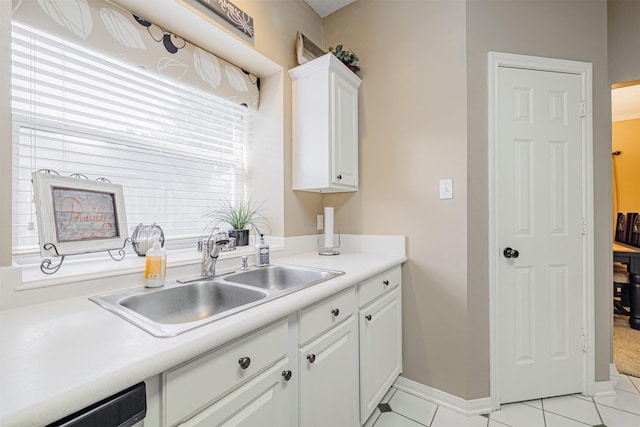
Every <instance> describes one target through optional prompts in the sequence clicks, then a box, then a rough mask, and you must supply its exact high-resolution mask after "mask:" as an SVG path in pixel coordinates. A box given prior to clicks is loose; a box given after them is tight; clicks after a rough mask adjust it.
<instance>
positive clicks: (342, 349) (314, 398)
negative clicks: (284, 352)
mask: <svg viewBox="0 0 640 427" xmlns="http://www.w3.org/2000/svg"><path fill="white" fill-rule="evenodd" d="M298 365H299V369H298V371H299V378H298V381H299V382H298V384H299V397H300V403H299V408H300V426H301V427H310V426H317V427H327V426H335V427H341V426H357V425H359V423H358V412H359V411H358V340H357V325H356V320H355V318H354V317H350V318H349V319H348V320H345V321H344V322H342V323H341V324H340V325H338V326H336V327H335V328H333V329H331V330H330V331H328V332H326V333H325V334H324V335H321V336H320V337H318V338H317V339H315V340H313V341H311V343H309V344H308V345H306V346H304V347H302V348H301V349H300V350H299V354H298Z"/></svg>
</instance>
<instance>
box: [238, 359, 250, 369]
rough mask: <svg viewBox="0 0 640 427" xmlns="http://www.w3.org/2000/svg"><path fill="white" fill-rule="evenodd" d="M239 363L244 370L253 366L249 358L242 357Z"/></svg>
mask: <svg viewBox="0 0 640 427" xmlns="http://www.w3.org/2000/svg"><path fill="white" fill-rule="evenodd" d="M238 363H239V364H240V367H241V368H242V369H247V368H248V367H249V365H251V359H250V358H249V357H241V358H240V360H238Z"/></svg>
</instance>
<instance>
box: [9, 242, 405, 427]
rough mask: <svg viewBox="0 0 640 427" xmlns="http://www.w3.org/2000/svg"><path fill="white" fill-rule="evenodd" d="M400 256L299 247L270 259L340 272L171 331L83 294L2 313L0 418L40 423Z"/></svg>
mask: <svg viewBox="0 0 640 427" xmlns="http://www.w3.org/2000/svg"><path fill="white" fill-rule="evenodd" d="M404 261H406V258H405V257H404V256H392V255H380V254H377V255H376V254H364V253H343V254H341V255H340V256H333V257H324V256H319V255H317V253H304V254H300V255H294V256H289V257H286V258H280V259H277V260H275V262H274V263H276V264H292V265H301V266H308V267H316V268H326V269H331V270H341V271H344V272H345V273H346V274H344V275H342V276H339V277H337V278H334V279H331V280H329V281H326V282H323V283H320V284H318V285H315V286H311V287H309V288H306V289H303V290H300V291H297V292H294V293H292V294H289V295H287V296H284V297H282V298H279V299H275V300H273V301H270V302H267V303H265V304H262V305H259V306H257V307H254V308H251V309H248V310H245V311H243V312H240V313H238V314H235V315H232V316H229V317H227V318H223V319H221V320H218V321H215V322H213V323H210V324H208V325H205V326H202V327H200V328H198V329H194V330H191V331H188V332H185V333H183V334H180V335H178V336H176V337H172V338H156V337H153V336H151V335H149V334H148V333H147V332H144V331H143V330H141V329H139V328H138V327H136V326H134V325H133V324H131V323H129V322H127V321H126V320H123V319H121V318H120V317H118V316H116V315H115V314H113V313H111V312H109V311H107V310H106V309H104V308H102V307H99V306H98V305H97V304H95V303H93V302H91V301H89V300H88V299H87V297H79V298H72V299H67V300H62V301H57V302H52V303H47V304H39V305H33V306H28V307H24V308H19V309H13V310H7V311H4V312H1V313H0V343H1V345H2V351H1V352H0V425H2V426H3V427H9V426H14V425H15V426H17V425H19V426H41V425H44V424H47V423H49V422H52V421H55V420H57V419H59V418H61V417H63V416H65V415H68V414H70V413H73V412H75V411H77V410H79V409H82V408H84V407H86V406H88V405H90V404H92V403H95V402H97V401H99V400H101V399H103V398H105V397H108V396H110V395H112V394H114V393H116V392H118V391H120V390H123V389H125V388H127V387H129V386H131V385H133V384H136V383H138V382H140V381H143V380H145V379H148V378H151V377H153V376H155V375H158V374H160V373H161V372H164V371H166V370H168V369H169V368H172V367H174V366H176V365H179V364H180V363H183V362H185V361H188V360H190V359H192V358H194V357H196V356H198V355H200V354H202V353H205V352H207V351H209V350H212V349H214V348H216V347H219V346H220V345H222V344H224V343H227V342H229V341H231V340H233V339H235V338H238V337H240V336H242V335H244V334H247V333H249V332H251V331H253V330H255V329H257V328H259V327H261V326H264V325H266V324H269V323H271V322H273V321H275V320H278V319H281V318H283V317H285V316H287V315H289V314H291V313H293V312H295V311H297V310H299V309H300V308H303V307H305V306H307V305H309V304H312V303H314V302H316V301H319V300H321V299H323V298H325V297H328V296H330V295H332V294H334V293H336V292H339V291H341V290H342V289H346V288H348V287H350V286H353V285H355V284H356V283H358V282H360V281H362V280H364V279H367V278H369V277H372V276H374V275H376V274H379V273H381V272H383V271H385V270H387V269H389V268H391V267H393V266H396V265H399V264H400V263H402V262H404Z"/></svg>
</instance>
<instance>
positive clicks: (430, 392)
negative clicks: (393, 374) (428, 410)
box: [393, 377, 491, 416]
mask: <svg viewBox="0 0 640 427" xmlns="http://www.w3.org/2000/svg"><path fill="white" fill-rule="evenodd" d="M393 386H394V387H395V388H397V389H398V390H402V391H406V392H407V393H410V394H413V395H415V396H418V397H421V398H423V399H425V400H428V401H430V402H433V403H435V404H437V405H440V406H443V407H445V408H447V409H451V410H452V411H455V412H458V413H459V414H462V415H466V416H471V415H481V414H488V413H490V412H491V398H489V397H484V398H482V399H472V400H464V399H462V398H460V397H458V396H454V395H452V394H449V393H446V392H444V391H441V390H438V389H436V388H433V387H429V386H427V385H424V384H420V383H418V382H415V381H413V380H410V379H407V378H404V377H398V379H397V380H396V382H395V383H394V384H393Z"/></svg>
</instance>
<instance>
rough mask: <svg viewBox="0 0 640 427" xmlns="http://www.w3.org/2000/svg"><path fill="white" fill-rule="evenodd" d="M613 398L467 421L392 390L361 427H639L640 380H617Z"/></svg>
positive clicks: (509, 410) (524, 407)
mask: <svg viewBox="0 0 640 427" xmlns="http://www.w3.org/2000/svg"><path fill="white" fill-rule="evenodd" d="M615 390H616V393H617V395H616V396H612V397H596V398H591V397H585V396H582V395H581V394H574V395H570V396H560V397H552V398H548V399H537V400H531V401H527V402H521V403H511V404H507V405H502V407H501V409H500V410H499V411H496V412H493V413H491V414H488V415H477V416H473V417H466V416H464V415H461V414H459V413H457V412H454V411H452V410H449V409H447V408H444V407H441V406H438V405H436V404H434V403H431V402H428V401H426V400H424V399H421V398H419V397H416V396H414V395H412V394H409V393H406V392H404V391H401V390H396V389H395V388H392V389H391V390H390V391H389V393H387V395H386V396H385V398H384V399H383V401H382V405H381V406H379V408H380V410H376V412H375V413H374V414H373V415H372V417H371V419H369V421H368V422H367V423H366V424H365V426H366V427H421V426H429V427H476V426H477V427H505V426H511V427H584V426H606V427H640V378H634V377H629V376H626V375H620V378H619V380H618V381H617V383H616V385H615Z"/></svg>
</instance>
